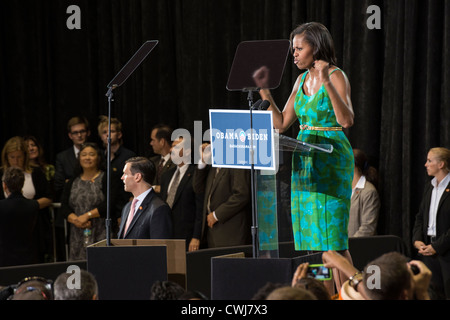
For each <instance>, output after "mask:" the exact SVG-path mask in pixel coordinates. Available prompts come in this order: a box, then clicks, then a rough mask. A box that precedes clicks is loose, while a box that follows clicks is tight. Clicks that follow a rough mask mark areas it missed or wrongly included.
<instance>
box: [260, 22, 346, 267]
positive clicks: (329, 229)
mask: <svg viewBox="0 0 450 320" xmlns="http://www.w3.org/2000/svg"><path fill="white" fill-rule="evenodd" d="M290 40H291V46H292V48H291V49H292V54H293V57H294V63H295V65H296V66H297V67H298V68H299V69H300V70H306V71H305V72H303V73H302V74H300V75H299V76H298V78H297V81H296V82H295V85H294V88H293V90H292V93H291V95H290V97H289V99H288V101H287V103H286V105H285V107H284V109H283V111H282V112H281V111H280V110H279V109H278V107H277V105H276V103H275V101H274V100H273V98H272V96H271V93H270V90H269V89H265V88H264V78H265V76H264V75H261V74H259V75H257V74H255V81H257V84H258V85H259V86H260V87H261V90H260V95H261V98H262V99H265V100H268V101H269V102H270V107H269V110H272V111H273V121H274V127H275V129H279V130H280V132H283V131H285V130H286V129H288V128H289V127H290V126H291V125H292V124H293V123H294V122H296V121H297V120H298V121H299V123H300V132H299V134H298V137H297V139H298V140H301V141H304V142H308V143H312V144H331V145H332V146H333V152H332V153H331V154H328V153H319V152H310V153H301V154H300V153H294V154H293V158H292V187H291V215H292V226H293V232H294V242H295V247H296V250H311V251H328V250H335V251H339V252H340V253H342V254H343V255H344V256H346V257H347V258H348V259H349V260H350V259H351V257H350V254H349V252H348V234H347V225H348V217H349V211H350V198H351V192H352V179H353V167H354V159H353V152H352V147H351V145H350V143H349V141H348V139H347V137H346V136H345V134H344V132H343V131H342V129H343V128H349V127H351V126H352V125H353V118H354V113H353V107H352V103H351V99H350V83H349V81H348V79H347V77H346V75H345V74H344V72H343V71H342V70H340V69H339V68H337V67H336V58H335V52H334V44H333V40H332V37H331V35H330V33H329V31H328V30H327V28H326V27H325V26H323V25H322V24H320V23H316V22H311V23H306V24H302V25H300V26H299V27H297V28H296V29H295V30H293V31H292V33H291V37H290ZM258 78H259V80H258ZM258 81H259V82H258Z"/></svg>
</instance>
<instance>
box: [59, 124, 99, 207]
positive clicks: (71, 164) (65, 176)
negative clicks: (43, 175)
mask: <svg viewBox="0 0 450 320" xmlns="http://www.w3.org/2000/svg"><path fill="white" fill-rule="evenodd" d="M67 134H68V136H69V139H70V140H72V142H73V146H72V147H70V148H68V149H66V150H64V151H61V152H60V153H58V154H57V155H56V162H55V182H54V190H55V195H56V197H55V200H56V201H59V200H60V199H61V195H62V191H63V189H64V184H65V183H66V181H68V180H69V179H70V178H72V177H73V174H74V172H73V171H74V169H75V167H76V165H77V162H78V153H79V152H80V147H81V145H82V144H83V143H85V142H86V141H87V138H88V137H89V136H90V134H91V132H90V130H89V122H88V120H87V119H86V118H84V117H78V116H77V117H73V118H70V120H69V121H68V123H67Z"/></svg>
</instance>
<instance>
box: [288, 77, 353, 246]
mask: <svg viewBox="0 0 450 320" xmlns="http://www.w3.org/2000/svg"><path fill="white" fill-rule="evenodd" d="M336 70H339V69H335V70H333V71H332V72H331V73H333V72H335V71H336ZM307 73H308V72H305V73H304V75H303V76H302V81H301V84H300V86H299V90H298V93H297V96H296V99H295V112H296V114H297V117H298V119H299V122H300V126H302V125H307V126H310V127H313V126H314V127H340V125H339V124H338V123H337V121H336V115H335V114H334V110H333V106H332V105H331V101H330V97H329V96H328V92H327V91H326V90H325V87H324V86H323V85H322V86H321V87H320V89H319V91H318V92H317V93H316V94H314V95H312V96H307V95H305V94H304V92H303V83H304V81H305V78H306V75H307ZM331 73H330V74H331ZM297 139H298V140H301V141H304V142H307V143H311V144H331V145H333V148H334V149H333V152H332V153H331V154H329V153H319V152H310V153H304V152H303V153H294V154H293V157H292V177H291V179H292V181H291V182H292V188H291V215H292V228H293V232H294V242H295V249H296V250H317V251H327V250H345V249H348V232H347V225H348V216H349V212H350V198H351V193H352V179H353V167H354V158H353V151H352V147H351V145H350V143H349V141H348V139H347V137H346V136H345V134H344V132H343V131H342V130H341V131H318V130H300V132H299V134H298V136H297Z"/></svg>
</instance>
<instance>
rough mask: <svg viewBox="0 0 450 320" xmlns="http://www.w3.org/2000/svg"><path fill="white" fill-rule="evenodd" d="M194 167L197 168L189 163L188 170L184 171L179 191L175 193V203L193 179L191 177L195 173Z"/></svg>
mask: <svg viewBox="0 0 450 320" xmlns="http://www.w3.org/2000/svg"><path fill="white" fill-rule="evenodd" d="M194 169H195V168H194V167H193V166H191V165H189V167H188V168H187V170H186V172H185V173H184V175H183V178H182V179H181V181H180V184H179V185H178V188H177V192H176V193H175V198H174V199H173V203H174V204H175V203H176V202H177V201H178V199H179V198H180V196H181V193H182V192H183V189H184V187H185V186H186V185H187V184H188V183H189V182H190V181H191V177H192V175H193V174H194Z"/></svg>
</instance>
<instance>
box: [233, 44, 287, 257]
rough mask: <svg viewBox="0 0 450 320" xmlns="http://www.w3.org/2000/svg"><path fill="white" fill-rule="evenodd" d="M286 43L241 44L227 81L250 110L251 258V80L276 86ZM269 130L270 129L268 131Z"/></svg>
mask: <svg viewBox="0 0 450 320" xmlns="http://www.w3.org/2000/svg"><path fill="white" fill-rule="evenodd" d="M289 47H290V42H289V41H288V40H263V41H244V42H241V43H240V44H239V45H238V47H237V50H236V53H235V56H234V60H233V65H232V66H231V71H230V75H229V78H228V83H227V89H228V90H229V91H242V92H247V100H248V105H249V108H250V131H251V134H250V137H251V138H250V164H251V168H250V181H251V182H250V184H251V205H252V230H251V233H252V244H253V257H254V258H257V257H258V251H259V250H258V216H257V203H256V183H255V166H254V163H255V161H254V156H255V155H254V149H253V109H255V105H254V104H253V92H257V91H258V90H259V89H261V87H260V86H259V83H258V81H255V79H256V77H257V76H258V75H262V76H263V77H264V87H265V88H268V89H275V88H277V87H278V86H279V84H280V82H281V78H282V75H283V70H284V67H285V64H286V59H287V55H288V52H289ZM268 129H270V130H272V128H268Z"/></svg>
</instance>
